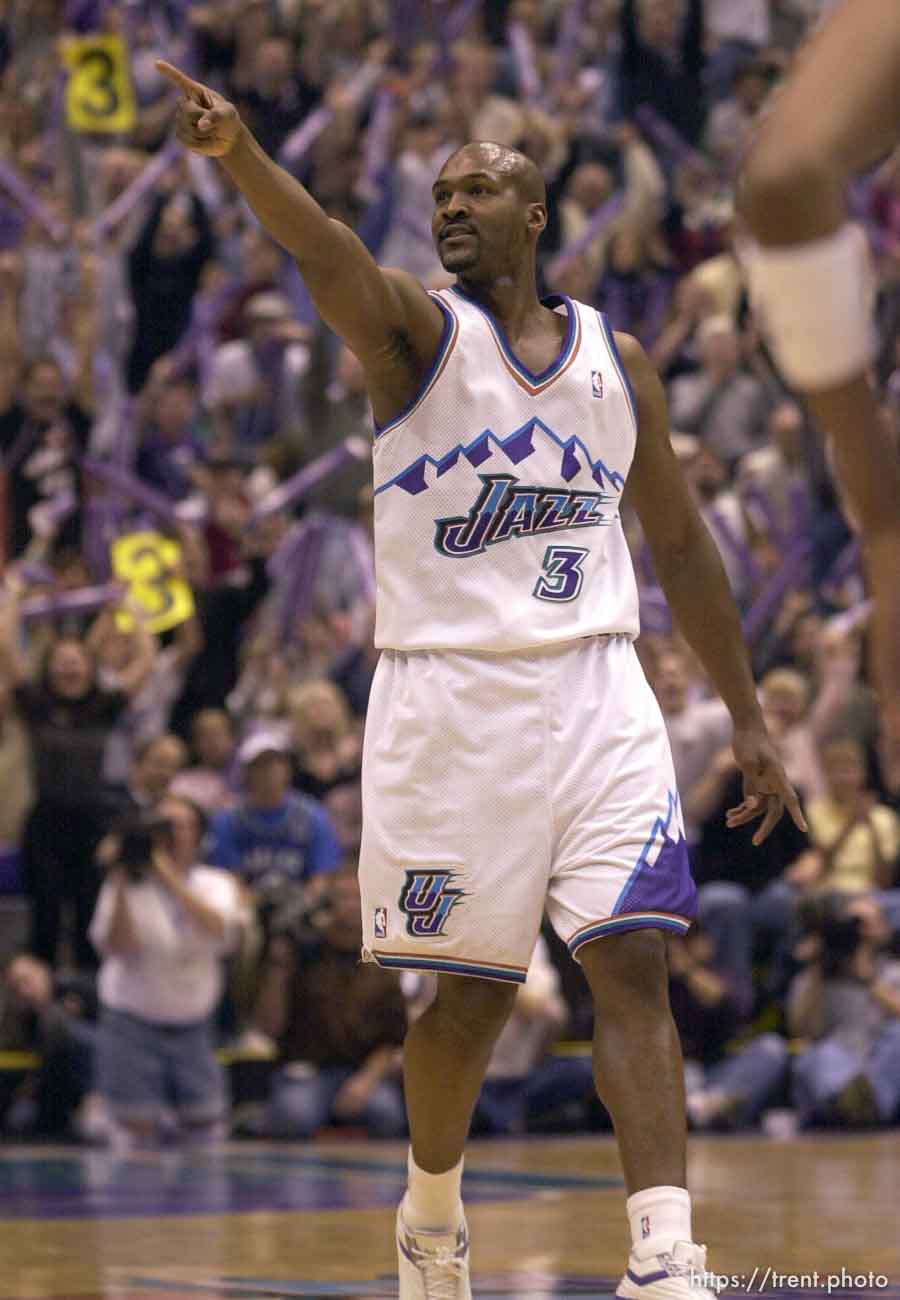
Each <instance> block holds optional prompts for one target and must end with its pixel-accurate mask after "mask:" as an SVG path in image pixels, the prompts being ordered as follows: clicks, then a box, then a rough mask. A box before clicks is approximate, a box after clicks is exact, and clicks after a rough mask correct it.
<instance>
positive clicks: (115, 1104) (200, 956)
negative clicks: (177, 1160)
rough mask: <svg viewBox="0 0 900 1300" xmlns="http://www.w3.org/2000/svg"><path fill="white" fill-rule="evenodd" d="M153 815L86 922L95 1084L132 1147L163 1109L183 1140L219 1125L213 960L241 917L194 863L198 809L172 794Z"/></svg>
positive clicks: (230, 893) (148, 1136)
mask: <svg viewBox="0 0 900 1300" xmlns="http://www.w3.org/2000/svg"><path fill="white" fill-rule="evenodd" d="M157 810H158V812H159V814H160V815H161V816H162V817H163V818H165V820H166V822H167V823H168V829H159V830H156V831H155V832H154V833H153V835H152V840H151V841H150V843H149V846H148V850H149V851H148V855H147V856H148V860H147V861H146V862H144V863H142V864H133V865H130V866H124V865H121V864H120V863H118V862H117V861H116V857H115V856H113V858H112V865H111V867H110V869H109V872H108V874H107V879H106V881H105V882H104V885H103V888H102V890H101V892H100V897H99V899H98V902H97V910H96V913H95V915H94V918H93V921H92V922H91V939H92V941H93V943H94V944H95V945H96V947H97V949H98V951H99V952H100V954H101V955H102V964H101V968H100V975H99V993H100V1007H101V1012H100V1032H99V1037H98V1086H99V1089H100V1092H101V1094H102V1096H103V1098H104V1100H105V1101H106V1103H107V1105H108V1107H109V1109H110V1112H111V1114H112V1116H113V1118H114V1120H115V1121H116V1122H117V1124H118V1125H119V1126H120V1127H121V1130H122V1135H123V1136H124V1137H125V1138H126V1139H128V1140H131V1141H134V1142H138V1143H140V1144H152V1143H153V1142H155V1141H157V1140H158V1139H159V1138H160V1136H161V1134H162V1133H163V1131H164V1128H163V1126H164V1123H165V1121H166V1120H167V1119H169V1118H171V1116H170V1114H169V1112H170V1110H174V1119H175V1121H176V1122H177V1124H178V1125H179V1126H180V1129H179V1131H180V1133H181V1135H182V1136H184V1137H185V1138H187V1139H188V1140H203V1139H206V1138H211V1137H213V1136H215V1135H216V1133H217V1132H218V1131H219V1129H220V1128H221V1125H222V1122H223V1121H224V1118H225V1114H226V1104H227V1103H226V1091H225V1078H224V1075H223V1072H222V1069H221V1067H220V1066H219V1064H218V1063H217V1061H216V1058H215V1056H214V1053H213V1047H214V1040H213V1027H212V1016H213V1012H214V1010H215V1008H216V1005H217V1003H218V1001H219V997H220V995H221V992H222V972H221V966H222V958H223V957H224V956H225V954H226V953H228V952H231V951H232V950H233V949H234V948H235V946H236V945H237V943H238V941H239V938H240V933H241V930H242V928H243V926H244V925H245V924H246V920H247V917H246V912H245V907H244V903H243V901H242V898H241V894H240V890H239V888H238V886H237V883H236V881H235V880H234V878H233V877H232V876H231V875H229V874H228V873H227V872H223V871H216V870H215V869H213V868H211V867H206V866H202V865H201V864H200V861H199V855H200V847H201V843H202V840H203V833H204V818H203V814H202V813H201V812H200V810H199V809H198V808H196V807H195V806H194V805H192V804H190V803H189V802H188V801H187V800H184V799H180V798H176V797H174V796H170V797H169V798H167V799H164V800H163V801H162V803H161V804H159V805H158V809H157ZM147 838H148V840H149V839H150V837H149V836H148V837H147ZM118 851H119V852H121V844H120V846H119V850H118ZM113 854H115V846H114V849H113Z"/></svg>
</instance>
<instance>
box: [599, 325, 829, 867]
mask: <svg viewBox="0 0 900 1300" xmlns="http://www.w3.org/2000/svg"><path fill="white" fill-rule="evenodd" d="M616 343H617V345H618V347H619V350H620V352H621V355H622V360H623V362H624V365H625V369H626V371H627V372H628V377H629V379H630V380H631V386H632V388H633V390H634V395H635V400H636V403H637V410H638V426H639V427H638V437H637V445H636V447H635V453H634V460H633V462H632V466H631V472H630V474H629V475H628V487H627V497H628V500H629V501H630V502H631V504H632V505H633V506H634V507H635V509H636V510H637V513H638V516H639V518H640V521H641V525H642V527H643V530H644V535H645V537H646V538H647V543H648V545H649V547H650V551H651V554H652V556H653V564H654V567H655V569H656V573H657V576H658V578H659V581H660V584H661V586H662V589H663V591H664V592H665V594H666V599H667V600H668V602H669V606H670V608H671V610H672V615H673V617H674V619H675V622H676V623H677V624H678V626H679V628H680V629H681V631H682V632H683V634H684V636H685V637H686V639H687V641H688V643H689V644H690V646H691V648H692V649H693V650H694V651H695V652H696V654H697V656H698V658H699V659H700V662H701V663H702V664H703V667H704V668H705V669H706V671H707V673H708V674H709V677H710V679H711V681H712V682H713V685H714V686H715V688H716V690H717V691H718V692H719V694H720V695H721V697H722V699H723V700H724V701H725V703H726V705H727V706H728V711H729V713H730V714H731V717H732V720H733V722H734V740H733V748H734V756H735V758H736V760H737V763H738V766H739V767H740V768H741V770H742V771H743V774H744V801H743V803H742V804H740V805H739V807H738V808H733V809H731V810H730V811H729V814H728V824H729V825H730V826H740V825H743V824H744V823H745V822H748V821H751V820H752V819H753V818H754V817H758V816H760V815H761V814H764V816H763V821H762V824H761V825H760V827H759V829H758V830H757V832H756V835H755V836H754V843H760V842H761V841H762V840H763V839H765V838H766V836H767V835H768V834H769V832H770V831H771V830H772V827H773V826H774V825H775V824H776V822H777V821H778V820H779V818H780V817H781V815H782V813H783V812H784V809H785V807H787V809H788V810H789V811H790V814H791V816H792V817H793V819H794V821H795V822H796V823H797V825H798V826H799V827H801V829H803V830H805V829H806V824H805V822H804V820H803V814H802V812H801V811H800V804H799V801H798V799H797V795H796V794H795V792H794V790H793V789H792V788H791V786H790V784H789V783H788V780H787V778H786V776H785V774H784V769H783V768H782V766H781V763H780V761H779V759H778V757H777V755H776V754H775V751H774V749H773V747H772V743H771V741H770V740H769V737H768V734H767V732H766V727H765V723H764V722H763V719H762V714H761V712H760V708H759V703H758V701H757V698H756V686H755V683H754V681H753V674H752V672H751V669H750V660H749V656H748V654H747V649H746V647H745V645H744V640H743V635H742V633H741V620H740V615H739V614H738V610H737V606H736V605H735V602H734V597H733V596H732V594H731V588H730V586H729V585H728V578H727V577H726V575H725V570H724V568H723V567H722V561H721V559H720V558H719V552H718V551H717V549H716V546H715V543H714V542H713V540H712V538H711V537H710V535H709V531H708V529H707V527H706V525H705V524H704V522H703V520H702V519H701V518H700V515H699V513H698V511H697V507H696V506H695V505H694V502H693V499H692V498H691V495H690V492H689V491H688V487H687V484H686V483H685V480H684V477H683V476H682V473H681V469H680V468H679V465H678V461H677V460H676V459H675V453H674V452H673V451H672V444H671V441H670V439H669V418H668V411H667V409H666V398H665V393H664V392H663V387H662V384H661V383H660V380H659V376H658V375H657V373H656V371H655V370H654V369H653V366H652V365H651V364H650V361H649V360H648V358H647V355H646V353H645V352H644V349H643V348H642V347H641V345H640V344H639V343H638V342H637V340H636V339H633V338H631V336H630V335H628V334H617V335H616Z"/></svg>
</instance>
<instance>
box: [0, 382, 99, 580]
mask: <svg viewBox="0 0 900 1300" xmlns="http://www.w3.org/2000/svg"><path fill="white" fill-rule="evenodd" d="M82 400H84V398H83V397H82ZM90 427H91V411H90V409H89V408H85V407H84V406H82V405H81V404H80V403H79V402H78V401H74V400H72V399H71V398H70V397H69V394H68V392H67V386H66V382H65V379H64V377H63V374H62V371H61V370H60V368H59V366H58V364H57V363H56V362H55V361H53V360H52V359H51V358H49V357H42V358H38V359H37V360H34V361H31V362H29V363H28V365H27V366H26V367H25V370H24V373H23V378H22V383H21V387H17V388H16V387H9V388H7V389H6V390H5V391H3V390H2V388H0V453H2V455H3V460H4V464H5V468H6V473H7V475H8V480H7V487H6V494H7V502H8V504H7V529H8V531H7V535H6V536H5V537H4V538H2V539H0V540H2V542H3V546H4V548H5V550H6V553H7V554H8V555H9V556H17V555H21V554H22V553H23V552H24V551H26V550H27V549H28V547H29V545H30V544H31V543H32V541H33V540H37V541H38V542H40V541H48V542H49V541H51V540H52V541H53V542H55V543H56V544H57V545H58V546H66V545H76V546H77V545H79V544H80V541H81V477H80V474H79V470H78V457H79V456H80V455H81V453H82V452H83V451H84V450H85V447H86V444H87V438H88V433H89V431H90Z"/></svg>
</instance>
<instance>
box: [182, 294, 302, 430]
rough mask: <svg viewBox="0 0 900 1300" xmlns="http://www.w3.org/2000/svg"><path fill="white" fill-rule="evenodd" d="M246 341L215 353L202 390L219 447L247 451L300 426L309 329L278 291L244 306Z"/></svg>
mask: <svg viewBox="0 0 900 1300" xmlns="http://www.w3.org/2000/svg"><path fill="white" fill-rule="evenodd" d="M244 325H245V329H246V338H240V339H235V340H234V341H232V342H228V343H223V344H221V345H220V347H219V348H218V349H217V350H216V353H215V355H214V357H213V360H212V366H211V368H210V374H209V379H208V381H207V385H206V390H205V392H204V403H205V405H206V406H207V407H208V408H209V410H210V412H211V414H212V418H213V423H214V425H215V428H216V431H217V434H218V437H219V440H220V444H221V445H223V446H224V447H226V448H227V449H228V450H229V451H230V452H238V453H240V452H243V453H245V454H246V453H247V452H252V451H253V450H254V449H256V448H258V447H260V446H261V445H263V444H265V443H268V442H270V441H271V440H272V439H273V438H275V437H276V436H279V435H281V436H285V437H286V436H288V435H290V436H292V437H293V438H294V439H297V438H298V436H299V434H300V431H301V430H302V429H303V427H304V423H305V422H304V419H303V413H302V411H301V408H300V404H299V393H300V380H301V379H302V377H303V374H304V372H305V371H306V369H307V367H308V365H309V348H308V346H307V342H308V339H309V329H308V328H307V327H306V326H304V325H301V324H300V323H299V322H298V321H297V320H295V319H294V313H293V311H292V309H291V304H290V303H289V302H288V300H287V298H285V297H284V296H283V295H282V294H280V293H275V292H265V293H258V294H255V295H254V296H253V297H252V298H250V300H249V301H248V302H247V305H246V306H245V308H244Z"/></svg>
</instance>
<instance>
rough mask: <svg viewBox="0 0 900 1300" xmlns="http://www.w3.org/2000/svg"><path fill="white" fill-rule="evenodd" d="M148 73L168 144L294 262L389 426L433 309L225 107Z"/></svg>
mask: <svg viewBox="0 0 900 1300" xmlns="http://www.w3.org/2000/svg"><path fill="white" fill-rule="evenodd" d="M157 67H158V68H159V71H160V72H161V73H162V74H163V75H164V76H166V77H168V78H169V80H170V81H173V82H174V83H175V84H176V85H177V86H178V87H179V88H180V90H181V91H182V94H183V99H182V101H181V103H180V105H179V108H178V117H177V132H178V138H179V139H180V140H181V141H182V143H183V144H185V145H187V146H188V148H190V149H193V150H194V151H195V152H197V153H201V154H206V155H208V156H210V157H213V158H218V159H219V161H220V162H221V164H222V166H223V167H224V168H225V170H226V171H227V172H228V174H229V176H230V177H231V179H232V180H233V181H234V183H235V184H236V185H237V187H238V188H239V189H240V191H241V193H242V194H243V195H244V197H245V198H246V200H247V202H248V203H249V204H250V206H251V208H252V209H253V211H254V212H255V213H256V215H257V217H259V219H260V221H261V222H262V224H263V225H264V226H265V228H266V230H268V232H269V234H270V235H272V237H273V238H274V239H277V240H278V242H279V243H280V244H282V245H283V246H284V248H286V249H287V251H288V252H289V253H290V254H291V256H292V257H293V258H294V259H295V260H296V262H297V265H298V267H299V269H300V273H301V275H302V276H303V279H304V280H305V282H306V286H307V288H308V289H309V292H310V294H311V296H312V299H313V301H314V303H315V305H316V308H317V310H318V311H319V314H320V315H321V316H322V318H323V319H324V320H325V321H326V322H327V323H328V324H329V325H330V326H331V328H332V329H333V330H334V331H335V333H336V334H339V335H340V337H341V338H342V339H343V340H344V341H345V342H346V343H347V344H348V346H349V347H350V348H351V349H352V350H353V351H354V352H355V353H356V355H357V356H358V357H359V359H360V361H361V362H362V364H363V367H364V368H365V370H366V375H367V378H368V379H369V383H370V390H371V392H372V398H373V403H374V405H375V414H376V417H377V418H378V419H389V418H390V417H391V416H392V415H394V414H396V411H397V409H399V407H400V406H402V405H404V404H405V402H406V401H408V400H409V398H410V397H411V396H412V394H413V392H414V391H415V389H416V387H417V385H418V381H419V379H420V378H421V376H422V374H423V373H424V372H425V371H426V370H427V368H428V366H429V365H430V364H431V362H432V360H433V359H434V356H435V354H436V352H437V349H438V345H439V343H440V339H441V334H442V332H443V328H444V320H443V316H442V314H441V311H440V308H439V307H438V306H437V305H436V304H435V303H434V302H433V301H432V299H431V298H429V297H428V295H427V293H426V292H425V290H424V289H423V288H422V286H421V285H420V284H419V283H418V282H417V281H416V280H414V279H413V278H412V276H409V275H406V274H405V273H403V272H401V271H392V270H389V271H383V270H381V268H379V267H378V266H377V264H376V263H375V261H374V260H373V258H372V257H371V255H370V254H369V252H368V250H367V249H366V247H365V245H364V244H363V243H362V242H361V241H360V240H359V239H358V238H357V236H356V235H355V234H354V232H353V231H352V230H350V228H349V227H348V226H345V225H344V224H343V223H342V222H340V221H335V220H333V219H332V218H331V217H329V216H328V214H327V213H326V212H325V211H324V210H323V209H322V208H321V207H320V206H319V204H318V203H317V202H316V201H315V199H314V198H313V197H312V195H311V194H310V193H309V192H308V191H307V190H306V189H304V187H303V186H302V185H301V184H300V183H299V181H297V180H295V179H294V177H293V176H291V175H289V174H288V172H286V171H284V170H283V169H282V168H281V167H279V166H278V165H277V164H276V163H274V162H273V161H272V159H271V158H270V157H269V156H268V154H266V153H265V151H264V150H263V149H262V148H261V147H260V146H259V144H258V143H257V141H256V140H255V139H254V138H253V136H252V135H251V133H250V132H249V131H248V130H247V128H246V126H244V124H243V123H242V122H241V119H240V117H239V116H238V112H237V109H236V108H235V107H234V105H233V104H229V103H228V101H227V100H225V99H223V98H222V96H221V95H218V94H216V92H215V91H213V90H210V89H208V88H207V87H206V86H203V85H201V84H200V83H199V82H196V81H193V80H192V79H191V78H190V77H187V76H185V74H184V73H183V72H180V71H179V70H178V69H177V68H174V67H172V65H171V64H169V63H165V62H160V63H158V64H157ZM379 408H380V409H379ZM391 408H393V409H391Z"/></svg>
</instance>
